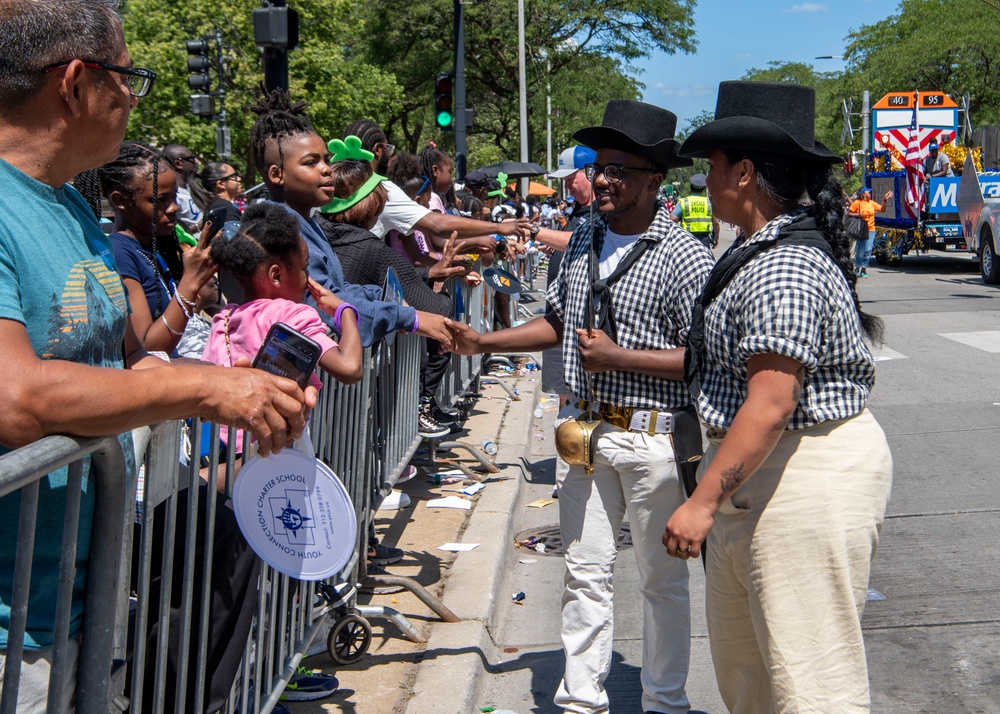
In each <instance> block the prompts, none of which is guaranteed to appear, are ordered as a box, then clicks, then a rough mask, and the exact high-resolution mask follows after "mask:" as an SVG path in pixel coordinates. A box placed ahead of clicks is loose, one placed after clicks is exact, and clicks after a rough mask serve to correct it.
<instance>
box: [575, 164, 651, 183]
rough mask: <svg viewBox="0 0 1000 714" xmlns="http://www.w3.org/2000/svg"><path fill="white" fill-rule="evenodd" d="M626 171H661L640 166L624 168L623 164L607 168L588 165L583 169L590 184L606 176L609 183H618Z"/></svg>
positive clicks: (647, 172)
mask: <svg viewBox="0 0 1000 714" xmlns="http://www.w3.org/2000/svg"><path fill="white" fill-rule="evenodd" d="M626 171H639V172H641V173H644V174H655V173H659V169H644V168H639V167H638V166H622V165H621V164H608V165H607V166H601V165H600V164H587V165H586V166H584V167H583V173H584V176H586V177H587V180H588V181H590V182H593V181H596V180H597V177H598V176H600V175H601V174H604V178H606V179H607V180H608V183H618V182H619V181H621V180H622V176H623V175H624V174H625V172H626Z"/></svg>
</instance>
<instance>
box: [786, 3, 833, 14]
mask: <svg viewBox="0 0 1000 714" xmlns="http://www.w3.org/2000/svg"><path fill="white" fill-rule="evenodd" d="M829 9H830V6H829V5H826V4H825V3H821V2H803V3H799V4H798V5H792V6H791V7H789V8H785V10H784V11H783V12H827V11H828V10H829Z"/></svg>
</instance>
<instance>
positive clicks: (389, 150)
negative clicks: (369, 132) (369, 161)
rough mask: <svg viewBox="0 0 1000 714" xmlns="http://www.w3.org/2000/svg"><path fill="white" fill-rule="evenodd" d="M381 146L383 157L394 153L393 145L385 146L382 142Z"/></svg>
mask: <svg viewBox="0 0 1000 714" xmlns="http://www.w3.org/2000/svg"><path fill="white" fill-rule="evenodd" d="M382 146H384V147H385V155H386V156H392V154H393V152H394V151H396V145H395V144H387V143H385V142H384V141H383V142H382Z"/></svg>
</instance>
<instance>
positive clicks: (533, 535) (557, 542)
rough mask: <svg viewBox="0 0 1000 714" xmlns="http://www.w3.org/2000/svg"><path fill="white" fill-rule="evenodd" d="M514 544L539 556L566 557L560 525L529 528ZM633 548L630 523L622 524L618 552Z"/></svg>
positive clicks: (517, 537) (519, 534)
mask: <svg viewBox="0 0 1000 714" xmlns="http://www.w3.org/2000/svg"><path fill="white" fill-rule="evenodd" d="M514 543H515V544H516V545H518V546H520V547H521V549H522V550H534V551H535V552H536V553H538V554H539V555H565V554H566V550H565V549H564V548H563V544H562V536H561V535H560V534H559V524H555V525H551V526H542V527H541V528H529V529H528V530H526V531H521V532H520V533H518V534H517V536H515V538H514ZM631 547H632V530H631V529H630V528H629V524H628V522H625V523H622V528H621V531H619V532H618V550H623V549H624V548H631Z"/></svg>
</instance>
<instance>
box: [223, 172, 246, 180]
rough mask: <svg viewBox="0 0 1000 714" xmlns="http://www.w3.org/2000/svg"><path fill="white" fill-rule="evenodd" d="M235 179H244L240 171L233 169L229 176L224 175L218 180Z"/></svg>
mask: <svg viewBox="0 0 1000 714" xmlns="http://www.w3.org/2000/svg"><path fill="white" fill-rule="evenodd" d="M233 179H236V180H237V181H242V180H243V177H242V176H240V172H239V171H233V172H232V173H231V174H229V175H228V176H223V177H222V178H220V179H217V180H218V181H232V180H233Z"/></svg>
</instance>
